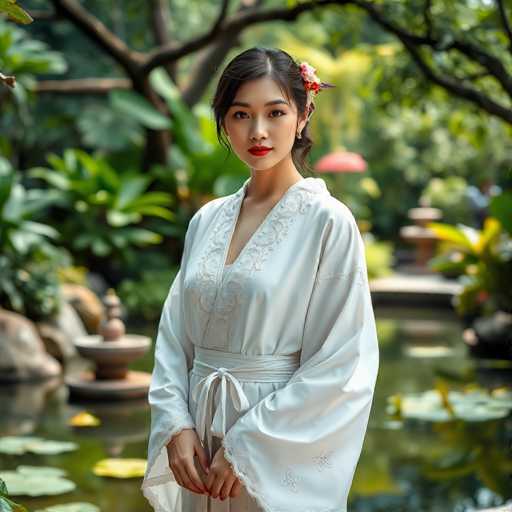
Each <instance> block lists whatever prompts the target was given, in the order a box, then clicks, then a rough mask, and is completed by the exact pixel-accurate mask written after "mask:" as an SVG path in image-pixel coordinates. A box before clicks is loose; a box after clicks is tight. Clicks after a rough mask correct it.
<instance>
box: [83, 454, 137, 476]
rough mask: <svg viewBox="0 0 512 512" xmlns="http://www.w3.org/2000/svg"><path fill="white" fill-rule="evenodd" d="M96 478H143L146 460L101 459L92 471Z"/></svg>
mask: <svg viewBox="0 0 512 512" xmlns="http://www.w3.org/2000/svg"><path fill="white" fill-rule="evenodd" d="M92 471H93V473H94V474H95V475H98V476H111V477H114V478H133V477H141V476H144V473H145V471H146V459H103V460H100V461H99V462H97V463H96V464H95V466H94V467H93V469H92Z"/></svg>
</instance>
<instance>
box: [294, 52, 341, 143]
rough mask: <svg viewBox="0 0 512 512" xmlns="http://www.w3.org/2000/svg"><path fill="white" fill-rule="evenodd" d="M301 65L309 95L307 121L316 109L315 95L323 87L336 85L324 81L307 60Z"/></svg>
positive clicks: (301, 72)
mask: <svg viewBox="0 0 512 512" xmlns="http://www.w3.org/2000/svg"><path fill="white" fill-rule="evenodd" d="M299 67H300V74H301V75H302V80H303V82H304V88H305V89H306V93H307V95H308V98H307V101H306V109H307V111H308V118H307V121H309V118H310V117H311V115H312V114H313V112H314V110H315V104H314V103H313V98H314V96H316V95H317V94H318V93H319V92H320V91H321V90H322V89H328V88H331V87H336V86H335V85H333V84H329V83H327V82H322V81H321V80H320V78H319V77H318V76H317V75H316V73H315V71H316V68H314V67H313V66H310V65H309V64H308V63H307V62H306V61H303V62H301V63H300V66H299ZM307 121H306V122H307ZM299 138H300V137H299Z"/></svg>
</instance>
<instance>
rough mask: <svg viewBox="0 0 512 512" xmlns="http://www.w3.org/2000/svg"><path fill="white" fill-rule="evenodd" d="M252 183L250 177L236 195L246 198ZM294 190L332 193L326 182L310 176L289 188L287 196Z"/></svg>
mask: <svg viewBox="0 0 512 512" xmlns="http://www.w3.org/2000/svg"><path fill="white" fill-rule="evenodd" d="M250 181H251V177H250V176H249V177H248V178H247V179H246V180H245V181H244V182H243V184H242V186H241V187H240V188H239V189H238V190H237V191H236V192H235V195H236V196H237V197H238V198H240V197H244V196H245V194H246V191H247V187H248V186H249V182H250ZM292 189H294V190H295V189H302V190H309V191H311V192H315V193H317V194H328V195H330V192H329V190H328V188H327V186H326V184H325V181H324V180H323V179H322V178H315V177H314V176H308V177H307V178H303V179H302V180H300V181H297V182H295V183H294V184H293V185H292V186H291V187H289V188H288V190H287V191H286V192H285V194H287V193H288V191H290V192H291V190H292Z"/></svg>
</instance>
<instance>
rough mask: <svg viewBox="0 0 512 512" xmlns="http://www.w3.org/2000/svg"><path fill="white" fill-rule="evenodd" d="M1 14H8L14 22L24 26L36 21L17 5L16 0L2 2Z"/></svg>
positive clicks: (3, 0) (0, 5)
mask: <svg viewBox="0 0 512 512" xmlns="http://www.w3.org/2000/svg"><path fill="white" fill-rule="evenodd" d="M0 14H7V16H8V17H9V18H10V19H12V20H13V21H16V22H17V23H23V24H24V25H26V24H27V23H32V22H33V21H34V20H33V19H32V16H30V14H29V13H28V12H27V11H25V10H23V9H22V8H21V7H20V6H19V5H17V4H16V0H0Z"/></svg>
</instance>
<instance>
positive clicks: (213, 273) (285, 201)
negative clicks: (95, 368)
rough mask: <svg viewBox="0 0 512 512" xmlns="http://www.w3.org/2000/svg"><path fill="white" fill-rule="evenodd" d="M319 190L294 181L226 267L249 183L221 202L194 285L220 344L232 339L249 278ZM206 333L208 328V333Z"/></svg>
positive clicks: (286, 233) (308, 205)
mask: <svg viewBox="0 0 512 512" xmlns="http://www.w3.org/2000/svg"><path fill="white" fill-rule="evenodd" d="M305 179H315V180H316V179H318V178H305ZM318 180H319V182H321V183H319V182H317V183H318V186H319V187H321V188H324V187H325V183H324V182H323V180H320V179H318ZM322 185H323V187H322ZM316 193H317V191H315V190H311V189H307V188H302V187H300V186H293V185H292V187H290V189H289V190H288V191H287V192H285V194H284V196H283V197H282V198H281V199H280V200H279V202H278V203H277V204H276V205H275V206H274V207H273V208H272V210H271V211H270V212H269V213H268V214H267V216H266V217H265V219H264V220H263V222H262V223H261V224H260V226H259V227H258V228H257V229H256V231H255V232H254V234H253V235H252V237H251V238H250V239H249V241H248V242H247V243H246V245H245V246H244V247H243V248H242V250H241V252H240V254H239V255H238V257H237V258H236V260H235V261H234V262H233V263H232V265H230V266H229V267H228V268H226V269H224V262H225V258H226V253H227V251H228V249H229V243H230V241H231V238H232V233H233V231H234V229H235V224H236V218H237V215H238V214H239V211H240V208H241V203H242V200H243V197H244V194H245V186H244V187H242V188H241V189H240V190H239V191H238V192H237V193H235V194H233V195H232V196H229V197H228V199H227V200H226V202H225V204H223V205H222V206H221V212H220V213H219V215H220V218H219V219H218V220H215V221H214V224H215V227H214V229H213V230H212V231H211V234H210V237H209V239H208V241H207V243H206V247H205V249H204V253H203V254H202V255H201V258H200V261H199V270H198V276H197V279H195V280H194V285H193V288H194V293H195V295H196V299H197V302H198V303H199V305H200V307H201V309H202V310H203V311H204V312H205V313H207V314H208V318H209V322H208V324H207V325H206V327H205V331H206V330H207V329H208V328H212V329H215V339H217V340H224V341H221V343H220V344H219V348H222V347H223V346H225V343H227V340H228V339H229V333H228V327H229V325H228V323H229V322H228V319H229V317H230V315H231V314H232V313H233V311H234V310H235V308H236V307H237V305H238V303H239V298H240V292H241V290H243V287H244V284H245V282H246V280H247V279H249V278H250V277H251V276H252V275H253V273H254V272H258V271H260V270H261V269H262V268H263V264H264V263H265V261H266V260H267V258H268V256H269V255H270V254H271V253H272V252H273V251H274V250H275V248H276V247H277V246H278V244H279V243H280V242H281V241H282V240H284V239H285V238H286V236H287V235H288V233H289V231H290V228H291V226H292V225H293V223H294V222H295V220H296V219H297V218H298V217H299V216H300V215H304V214H305V213H306V212H307V211H308V208H309V207H310V206H311V204H312V202H313V198H314V195H315V194H316ZM210 316H211V318H210ZM222 333H223V334H222ZM206 334H207V332H205V334H204V335H205V336H206Z"/></svg>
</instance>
